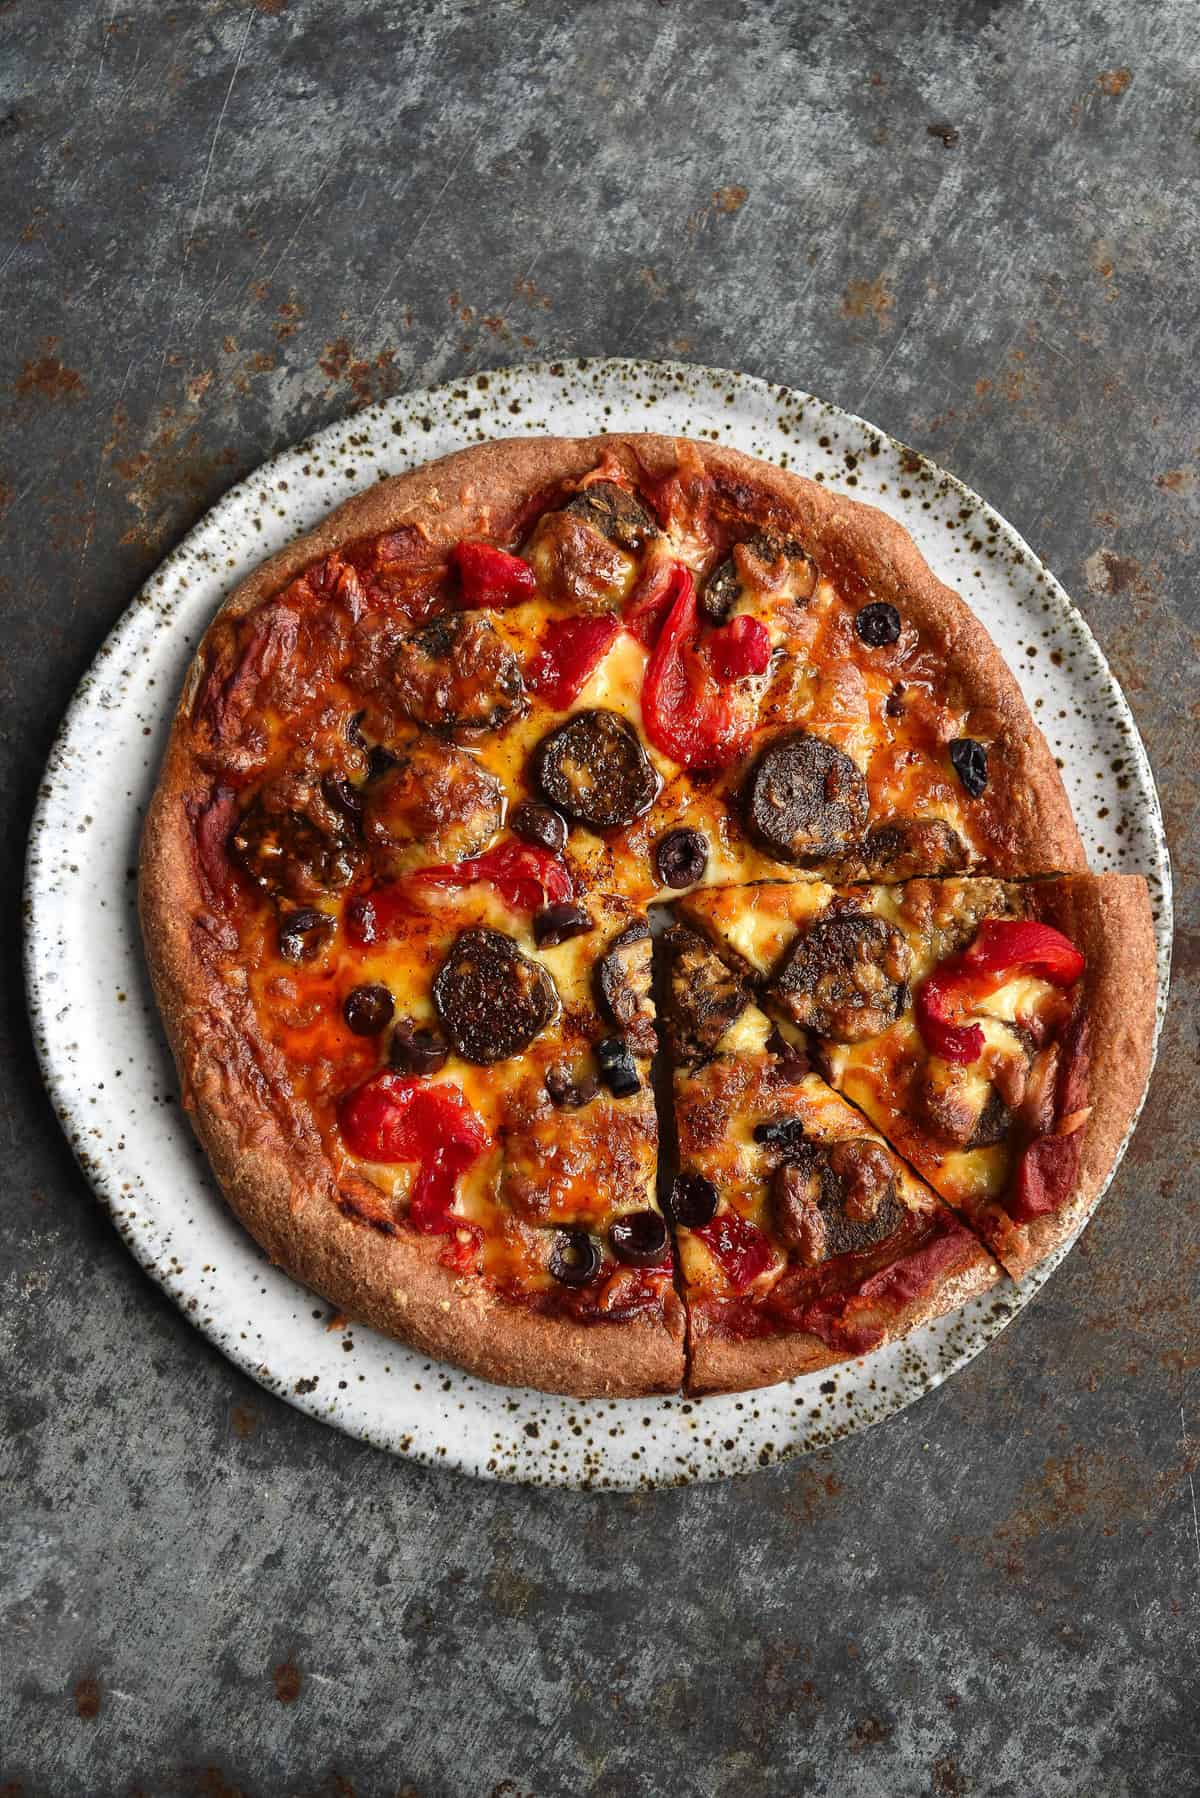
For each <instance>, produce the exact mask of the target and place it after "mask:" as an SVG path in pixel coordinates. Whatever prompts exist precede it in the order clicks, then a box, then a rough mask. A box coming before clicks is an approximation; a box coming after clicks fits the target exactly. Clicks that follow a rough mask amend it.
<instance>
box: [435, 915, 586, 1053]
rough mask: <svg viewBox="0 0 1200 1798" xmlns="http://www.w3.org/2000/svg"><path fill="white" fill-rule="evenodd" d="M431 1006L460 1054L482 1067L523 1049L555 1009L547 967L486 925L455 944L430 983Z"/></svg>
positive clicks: (554, 991) (555, 993) (466, 933)
mask: <svg viewBox="0 0 1200 1798" xmlns="http://www.w3.org/2000/svg"><path fill="white" fill-rule="evenodd" d="M433 1003H434V1005H435V1007H436V1008H437V1014H438V1017H439V1018H440V1019H441V1022H442V1028H443V1029H444V1030H445V1032H446V1035H447V1036H448V1037H449V1038H450V1041H451V1042H452V1043H453V1044H454V1047H455V1048H456V1049H457V1050H458V1053H459V1054H460V1055H461V1056H462V1057H463V1058H464V1059H465V1060H466V1061H473V1062H477V1063H479V1064H481V1065H483V1066H487V1065H488V1064H490V1063H491V1062H493V1061H506V1060H507V1059H508V1057H509V1056H510V1055H517V1054H519V1053H520V1051H521V1050H522V1049H527V1048H528V1047H529V1045H530V1043H531V1042H532V1041H533V1040H534V1038H535V1037H536V1036H539V1035H540V1034H541V1032H542V1031H543V1030H544V1029H545V1028H546V1025H547V1024H548V1023H549V1022H550V1020H551V1019H552V1018H554V1017H556V1016H557V1014H558V1010H559V998H558V989H557V988H556V986H555V984H554V982H553V980H552V979H551V978H550V975H549V974H548V973H547V971H546V969H545V968H543V967H539V965H538V963H537V962H535V961H531V960H530V959H529V957H528V956H527V955H522V953H521V951H520V950H519V949H518V948H517V945H516V944H515V943H514V942H513V940H512V938H511V937H508V936H505V935H504V934H503V932H502V931H499V930H490V929H488V928H487V927H486V926H484V925H480V926H478V927H476V928H475V929H472V930H464V931H463V932H462V934H461V936H459V937H458V938H457V940H456V941H455V943H454V947H453V948H452V949H451V951H450V953H449V955H448V956H447V957H446V960H445V961H444V962H443V963H442V966H441V968H440V969H439V970H438V974H437V978H436V979H435V980H434V983H433Z"/></svg>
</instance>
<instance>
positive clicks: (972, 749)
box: [949, 737, 988, 799]
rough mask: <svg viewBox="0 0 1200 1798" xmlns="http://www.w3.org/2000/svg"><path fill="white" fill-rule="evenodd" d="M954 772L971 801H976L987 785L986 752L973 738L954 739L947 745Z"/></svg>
mask: <svg viewBox="0 0 1200 1798" xmlns="http://www.w3.org/2000/svg"><path fill="white" fill-rule="evenodd" d="M949 749H950V760H951V761H952V762H953V764H954V772H955V773H956V774H957V775H958V778H959V780H960V781H961V782H962V784H963V788H964V790H965V791H966V792H967V793H969V794H970V795H971V798H972V799H978V798H979V795H980V794H981V793H982V792H983V791H984V789H985V787H986V786H987V784H988V752H987V750H986V748H985V747H984V745H983V744H982V743H977V742H976V741H975V738H974V737H955V738H954V741H953V742H952V743H951V744H950V745H949Z"/></svg>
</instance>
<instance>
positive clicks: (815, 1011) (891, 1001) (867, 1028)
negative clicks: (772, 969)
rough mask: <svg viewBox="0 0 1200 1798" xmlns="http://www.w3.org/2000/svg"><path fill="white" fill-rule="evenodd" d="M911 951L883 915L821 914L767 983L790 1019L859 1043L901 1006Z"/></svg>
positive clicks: (884, 1025)
mask: <svg viewBox="0 0 1200 1798" xmlns="http://www.w3.org/2000/svg"><path fill="white" fill-rule="evenodd" d="M910 961H911V956H910V954H909V948H908V944H907V943H906V942H905V940H904V938H903V937H902V936H901V935H900V932H899V931H898V930H897V929H895V927H894V926H893V925H891V924H889V923H887V922H886V921H885V920H884V919H883V918H874V917H856V916H852V917H841V918H825V919H824V920H823V921H822V922H821V923H819V924H814V925H813V927H812V929H811V930H806V931H805V932H804V933H803V935H801V936H800V937H798V938H797V940H796V942H795V943H794V945H793V946H792V948H791V949H790V950H789V951H788V953H787V955H786V956H785V958H784V961H783V963H782V965H781V967H780V969H779V971H778V973H777V974H776V975H775V978H774V980H773V982H772V984H771V987H770V989H769V990H770V993H771V996H772V998H774V999H775V1000H776V1002H777V1003H778V1004H779V1005H780V1006H782V1008H783V1010H784V1011H785V1012H786V1013H787V1015H788V1017H789V1018H791V1020H792V1022H793V1023H795V1024H799V1025H800V1026H801V1027H802V1028H803V1029H805V1030H815V1031H816V1032H817V1034H818V1035H819V1036H828V1037H832V1039H833V1041H834V1042H836V1043H862V1042H866V1041H867V1039H868V1038H869V1037H872V1036H878V1035H879V1034H880V1033H881V1032H882V1031H884V1030H886V1029H887V1027H888V1025H889V1024H893V1023H895V1021H896V1019H897V1018H898V1017H899V1016H900V1013H901V1012H902V1011H903V1009H904V1004H905V999H906V996H907V995H906V987H905V981H906V978H907V975H908V970H909V964H910Z"/></svg>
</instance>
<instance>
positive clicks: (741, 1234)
mask: <svg viewBox="0 0 1200 1798" xmlns="http://www.w3.org/2000/svg"><path fill="white" fill-rule="evenodd" d="M692 1234H693V1236H698V1237H699V1238H700V1240H701V1241H702V1242H703V1243H705V1244H706V1245H707V1246H708V1248H709V1250H710V1251H711V1253H712V1255H713V1257H714V1259H715V1260H717V1261H718V1262H719V1263H720V1265H721V1266H722V1268H724V1270H725V1272H726V1273H727V1274H728V1275H729V1278H730V1280H732V1282H733V1285H734V1289H735V1290H736V1291H737V1292H744V1291H745V1290H746V1288H747V1286H749V1285H750V1283H751V1281H753V1280H757V1278H758V1276H759V1274H761V1273H764V1272H765V1271H766V1269H767V1268H768V1267H770V1265H771V1263H772V1262H773V1261H774V1259H775V1257H774V1254H773V1252H772V1249H771V1245H770V1243H769V1242H768V1241H767V1238H766V1237H765V1236H764V1235H763V1232H762V1231H761V1230H760V1229H759V1228H758V1226H757V1224H751V1223H748V1222H747V1221H746V1219H745V1218H744V1217H739V1216H738V1214H737V1212H736V1211H723V1212H722V1213H721V1214H720V1216H719V1217H714V1218H713V1219H712V1221H711V1222H710V1223H707V1224H702V1225H701V1226H700V1228H699V1229H698V1230H693V1232H692Z"/></svg>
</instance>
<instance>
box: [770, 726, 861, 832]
mask: <svg viewBox="0 0 1200 1798" xmlns="http://www.w3.org/2000/svg"><path fill="white" fill-rule="evenodd" d="M743 805H744V808H745V815H746V823H747V825H748V826H749V829H750V832H751V834H752V836H754V838H755V839H756V841H757V842H758V843H759V844H760V845H761V847H762V848H764V849H765V850H766V851H767V853H768V854H769V855H773V856H775V857H776V858H777V859H778V860H779V861H785V862H805V861H810V860H814V859H820V858H821V857H822V856H828V855H833V854H835V853H836V852H837V851H838V850H839V849H843V848H845V846H846V845H847V844H848V843H852V842H854V841H855V840H856V838H858V837H861V836H862V834H863V831H864V830H865V829H866V824H867V811H868V800H867V783H866V781H865V780H864V779H863V777H862V775H861V774H860V773H859V771H858V769H857V768H856V767H855V765H854V763H853V762H852V761H851V760H850V757H849V756H848V755H844V754H843V753H842V751H841V750H840V749H835V748H834V747H833V745H832V743H825V742H823V741H822V740H821V738H820V737H813V736H810V735H809V734H808V732H807V731H802V730H798V731H792V732H790V733H789V734H788V735H787V736H784V737H776V738H775V740H774V742H773V743H769V744H768V745H767V747H766V748H765V749H764V750H763V751H762V753H761V754H760V755H759V756H758V758H757V760H756V761H755V762H754V764H753V766H752V767H751V769H750V773H749V775H748V776H747V779H746V784H745V787H744V789H743Z"/></svg>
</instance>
